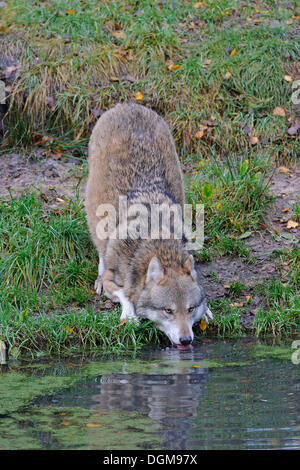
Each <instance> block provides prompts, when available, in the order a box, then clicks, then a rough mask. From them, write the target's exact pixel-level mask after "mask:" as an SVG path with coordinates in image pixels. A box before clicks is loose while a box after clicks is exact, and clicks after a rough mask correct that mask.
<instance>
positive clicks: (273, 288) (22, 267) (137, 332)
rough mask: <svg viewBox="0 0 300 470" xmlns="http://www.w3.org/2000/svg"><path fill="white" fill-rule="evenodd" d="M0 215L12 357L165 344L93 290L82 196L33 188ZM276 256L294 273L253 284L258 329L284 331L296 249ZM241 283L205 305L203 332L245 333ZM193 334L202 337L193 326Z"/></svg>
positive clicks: (290, 312)
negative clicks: (55, 201) (208, 314)
mask: <svg viewBox="0 0 300 470" xmlns="http://www.w3.org/2000/svg"><path fill="white" fill-rule="evenodd" d="M0 215H1V217H0V252H1V255H0V318H1V336H2V338H3V339H4V340H5V341H6V342H7V344H8V346H9V348H10V352H11V354H12V355H15V356H17V355H18V354H20V352H23V353H31V354H33V353H34V352H47V353H61V352H63V351H66V350H68V351H69V352H70V351H72V350H74V349H76V348H83V349H95V348H98V349H99V348H100V349H102V350H110V351H113V352H117V351H118V352H122V351H127V350H129V349H139V348H140V347H142V345H145V344H156V345H158V344H160V345H162V344H164V343H166V339H165V338H164V336H163V335H162V334H161V333H159V332H158V331H157V330H156V329H155V328H154V327H153V325H152V324H151V322H148V321H142V322H141V324H140V325H139V326H136V325H133V324H132V323H130V322H128V323H127V322H126V323H125V324H123V325H122V324H120V319H119V318H120V309H119V307H116V306H114V305H113V304H111V305H109V308H107V307H106V302H105V298H102V299H99V298H97V296H96V295H95V292H94V291H93V289H92V286H93V282H94V280H95V278H96V276H97V266H96V263H95V260H96V259H97V256H96V253H95V250H94V248H93V246H92V244H91V241H90V238H89V235H88V231H87V227H86V222H85V215H84V210H83V206H82V203H81V201H79V200H78V199H77V200H72V201H66V202H65V203H62V204H60V205H59V208H57V206H56V207H53V205H52V204H49V203H48V204H47V203H46V202H45V201H44V200H43V198H42V197H41V194H34V193H31V194H27V195H23V196H21V197H19V198H15V199H13V198H12V199H11V200H9V201H7V200H5V201H1V202H0ZM278 256H281V259H282V263H286V262H287V259H288V260H289V263H290V266H291V269H292V273H293V274H292V276H291V278H290V280H289V281H288V283H287V284H286V285H285V286H284V285H283V284H282V283H280V282H279V281H278V282H277V281H270V282H269V283H265V284H263V285H260V286H257V287H256V292H257V293H260V294H263V295H264V296H265V299H266V309H265V310H264V311H263V312H259V313H258V314H257V316H256V317H255V322H254V331H255V332H256V333H257V334H266V333H270V332H271V333H273V334H278V333H282V332H288V331H291V329H292V328H293V327H295V326H296V325H297V322H298V321H299V314H298V313H297V312H299V297H298V299H297V285H298V286H299V263H298V262H297V261H298V258H299V254H298V250H296V249H295V250H294V251H293V252H292V253H284V254H281V255H278ZM210 274H211V275H212V276H216V274H215V273H210ZM244 288H245V286H244V285H243V284H241V283H240V282H238V281H236V282H234V283H232V284H231V285H230V286H229V289H228V297H226V298H222V299H221V300H219V301H214V302H210V307H211V308H212V310H213V311H214V314H215V318H214V320H213V322H212V325H211V326H210V328H209V329H208V333H207V332H205V333H204V334H213V335H214V334H217V335H219V336H241V335H244V334H245V330H244V329H243V326H242V321H241V320H242V317H241V311H242V310H241V309H240V308H237V307H235V306H234V305H233V304H232V302H234V300H235V299H236V298H237V297H238V296H239V295H240V294H241V293H242V292H243V290H244ZM297 319H298V320H297ZM195 332H196V337H200V336H201V335H202V334H203V333H201V331H200V329H199V327H198V326H197V325H196V327H195Z"/></svg>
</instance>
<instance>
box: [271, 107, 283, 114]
mask: <svg viewBox="0 0 300 470" xmlns="http://www.w3.org/2000/svg"><path fill="white" fill-rule="evenodd" d="M272 115H273V116H282V117H283V116H285V110H284V109H283V108H281V107H280V106H276V108H274V109H273V112H272Z"/></svg>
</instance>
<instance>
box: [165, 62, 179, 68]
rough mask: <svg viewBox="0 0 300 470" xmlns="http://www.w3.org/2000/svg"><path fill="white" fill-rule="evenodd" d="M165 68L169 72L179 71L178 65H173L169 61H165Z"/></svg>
mask: <svg viewBox="0 0 300 470" xmlns="http://www.w3.org/2000/svg"><path fill="white" fill-rule="evenodd" d="M166 66H167V68H168V69H169V70H178V69H180V65H179V64H174V63H173V62H172V61H171V60H167V62H166Z"/></svg>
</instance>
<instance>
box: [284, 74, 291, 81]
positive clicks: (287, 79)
mask: <svg viewBox="0 0 300 470" xmlns="http://www.w3.org/2000/svg"><path fill="white" fill-rule="evenodd" d="M283 78H284V79H285V81H286V82H292V81H293V79H292V77H291V76H290V75H285V76H284V77H283Z"/></svg>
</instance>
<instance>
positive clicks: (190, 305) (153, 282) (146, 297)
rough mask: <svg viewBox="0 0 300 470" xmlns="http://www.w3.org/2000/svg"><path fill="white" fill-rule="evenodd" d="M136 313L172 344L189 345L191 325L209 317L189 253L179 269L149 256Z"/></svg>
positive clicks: (191, 335) (184, 346) (180, 346)
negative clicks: (168, 266) (166, 266)
mask: <svg viewBox="0 0 300 470" xmlns="http://www.w3.org/2000/svg"><path fill="white" fill-rule="evenodd" d="M136 314H137V316H139V317H143V318H148V319H149V320H152V321H153V322H154V323H155V325H156V326H157V328H159V329H160V330H161V331H163V332H164V333H165V334H166V335H167V336H168V338H169V339H170V341H171V343H172V344H173V345H176V346H178V347H179V348H181V349H183V348H188V347H190V345H191V343H192V341H193V338H194V334H193V330H192V327H193V324H194V323H195V322H197V321H199V320H200V319H201V318H204V319H206V321H209V319H211V318H212V314H211V312H210V310H209V309H208V307H207V304H206V298H205V293H204V290H203V288H202V287H201V285H200V282H199V278H198V273H197V271H196V269H195V267H194V259H193V256H192V255H188V257H187V258H186V260H185V262H184V264H183V266H181V267H180V268H179V269H178V268H177V269H174V268H173V269H172V268H164V267H163V266H162V264H161V263H160V261H159V260H158V258H157V257H153V258H152V259H151V261H150V263H149V266H148V270H147V274H146V279H145V286H144V289H143V290H142V292H141V295H140V296H139V299H138V301H137V303H136Z"/></svg>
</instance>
